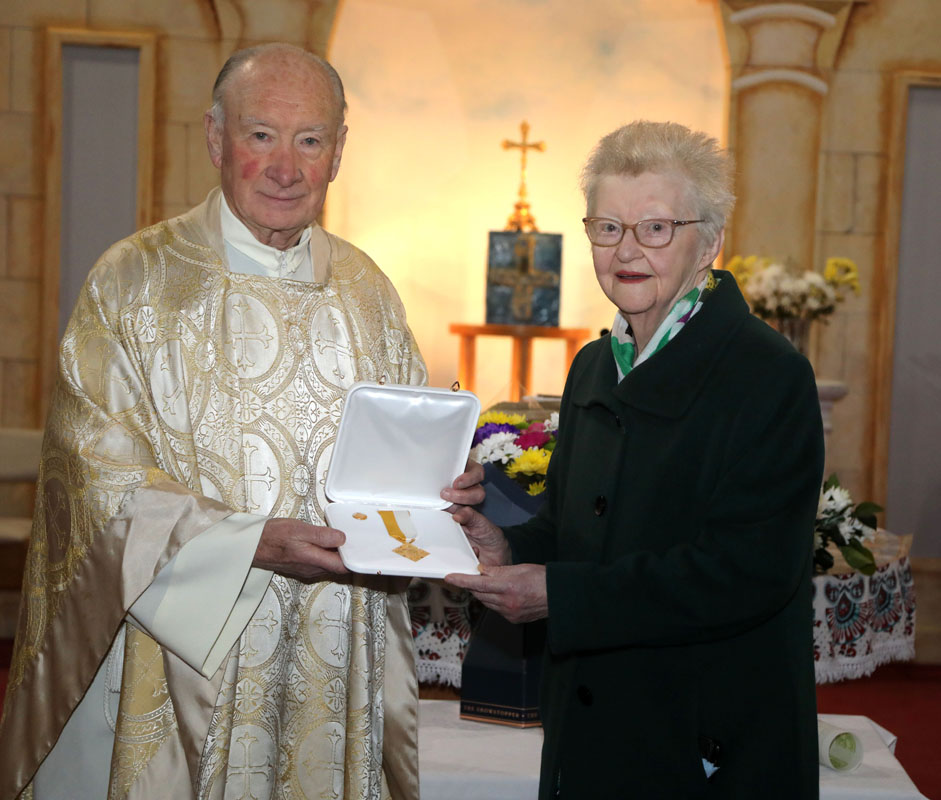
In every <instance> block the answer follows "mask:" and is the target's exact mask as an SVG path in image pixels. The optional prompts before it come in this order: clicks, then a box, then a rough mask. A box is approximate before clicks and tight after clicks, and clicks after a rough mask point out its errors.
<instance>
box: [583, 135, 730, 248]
mask: <svg viewBox="0 0 941 800" xmlns="http://www.w3.org/2000/svg"><path fill="white" fill-rule="evenodd" d="M644 172H654V173H659V172H674V173H678V174H679V175H681V176H682V177H684V178H686V181H687V183H688V185H689V193H690V195H689V199H690V201H691V202H692V204H693V213H695V214H696V216H697V217H698V218H701V219H703V220H705V222H704V223H703V225H702V226H701V228H700V230H701V233H702V236H703V238H704V239H706V240H709V241H711V240H713V239H715V237H716V236H718V234H719V231H720V230H722V228H723V227H724V226H725V221H726V218H727V217H728V215H729V213H731V211H732V206H733V205H734V204H735V195H734V194H733V193H732V159H731V156H729V154H728V153H727V152H726V151H725V150H723V149H722V148H721V147H720V146H719V143H718V142H717V141H716V140H715V139H713V138H712V137H711V136H709V135H707V134H705V133H701V132H699V131H692V130H690V129H689V128H687V127H685V126H683V125H680V124H678V123H676V122H650V121H647V120H637V121H635V122H632V123H630V124H629V125H624V126H623V127H620V128H618V129H617V130H615V131H612V132H611V133H609V134H608V135H607V136H605V137H604V138H603V139H602V140H601V141H600V142H598V144H597V145H595V148H594V150H592V152H591V155H590V156H589V157H588V161H587V162H586V163H585V166H584V168H583V169H582V174H581V186H582V192H584V194H585V203H586V205H587V208H588V213H589V214H591V213H592V211H593V206H594V201H595V192H596V190H597V187H598V180H599V179H600V178H602V177H604V176H606V175H631V176H636V175H640V174H642V173H644ZM635 221H636V220H635Z"/></svg>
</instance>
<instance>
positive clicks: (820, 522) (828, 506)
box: [814, 475, 882, 575]
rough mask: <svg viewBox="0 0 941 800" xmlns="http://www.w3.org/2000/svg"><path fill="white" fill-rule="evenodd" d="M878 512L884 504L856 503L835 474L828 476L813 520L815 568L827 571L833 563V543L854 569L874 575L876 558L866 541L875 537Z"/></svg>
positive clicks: (818, 570)
mask: <svg viewBox="0 0 941 800" xmlns="http://www.w3.org/2000/svg"><path fill="white" fill-rule="evenodd" d="M879 511H882V506H879V505H876V504H875V503H870V502H863V503H859V504H858V505H855V506H854V505H853V498H852V497H850V493H849V492H848V491H847V490H846V489H844V488H843V487H842V486H840V481H839V480H838V479H837V477H836V475H831V476H830V477H829V478H827V480H826V482H825V483H824V484H823V488H822V489H821V491H820V502H819V504H818V506H817V520H816V522H815V523H814V571H815V572H818V573H822V572H826V571H827V570H829V569H830V568H831V567H832V566H833V555H832V554H831V553H830V552H828V551H827V545H828V544H830V543H833V544H835V545H836V546H837V547H838V548H839V549H840V552H841V553H842V554H843V558H845V559H846V563H847V564H849V565H850V566H851V567H852V568H853V569H855V570H857V571H858V572H861V573H863V575H872V574H873V573H874V572H875V571H876V560H875V558H874V557H873V554H872V551H871V550H869V548H867V547H866V546H865V545H864V544H863V542H865V541H870V540H872V539H873V538H874V537H875V535H876V513H877V512H879Z"/></svg>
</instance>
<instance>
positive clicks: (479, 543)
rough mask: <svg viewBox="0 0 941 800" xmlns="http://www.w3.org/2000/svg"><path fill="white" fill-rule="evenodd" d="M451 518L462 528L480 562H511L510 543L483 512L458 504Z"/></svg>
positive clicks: (496, 563)
mask: <svg viewBox="0 0 941 800" xmlns="http://www.w3.org/2000/svg"><path fill="white" fill-rule="evenodd" d="M451 518H452V519H453V520H454V521H455V522H457V523H458V524H459V525H460V526H461V528H462V529H463V530H464V535H465V536H466V537H467V541H468V542H470V545H471V547H473V548H474V552H475V553H476V554H477V558H478V559H479V560H480V563H481V564H488V565H495V566H502V565H503V564H509V563H511V562H512V560H513V559H512V557H511V555H510V543H509V542H508V541H507V540H506V537H505V536H504V535H503V531H502V530H500V528H498V527H497V526H496V525H494V524H493V523H492V522H491V521H490V520H489V519H487V518H486V517H485V516H484V515H483V514H481V513H479V512H477V511H474V509H472V508H469V507H468V506H460V507H458V509H457V510H456V511H455V512H454V513H453V514H451Z"/></svg>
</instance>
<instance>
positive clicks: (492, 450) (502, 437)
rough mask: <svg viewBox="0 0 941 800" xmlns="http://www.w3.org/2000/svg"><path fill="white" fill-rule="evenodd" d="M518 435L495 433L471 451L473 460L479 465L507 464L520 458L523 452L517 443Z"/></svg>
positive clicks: (502, 432)
mask: <svg viewBox="0 0 941 800" xmlns="http://www.w3.org/2000/svg"><path fill="white" fill-rule="evenodd" d="M517 436H518V434H515V433H508V432H506V431H499V432H497V433H493V434H491V435H490V436H488V437H487V438H486V439H484V440H483V441H482V442H481V443H480V444H478V445H477V446H476V447H475V448H474V449H473V450H471V458H472V459H474V461H476V462H478V463H479V464H490V463H493V464H495V463H497V462H498V461H499V462H500V463H502V464H506V463H507V461H509V460H510V459H511V458H516V457H517V456H519V455H520V454H521V453H522V452H523V450H522V448H521V447H519V446H518V445H517V444H516V443H515V441H516V437H517Z"/></svg>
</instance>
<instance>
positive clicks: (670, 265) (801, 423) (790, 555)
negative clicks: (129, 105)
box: [448, 122, 823, 800]
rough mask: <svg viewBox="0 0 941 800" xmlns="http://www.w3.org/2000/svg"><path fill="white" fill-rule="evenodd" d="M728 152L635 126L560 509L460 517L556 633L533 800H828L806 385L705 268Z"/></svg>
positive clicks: (598, 194) (498, 590) (603, 176)
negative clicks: (509, 521) (819, 712)
mask: <svg viewBox="0 0 941 800" xmlns="http://www.w3.org/2000/svg"><path fill="white" fill-rule="evenodd" d="M729 185H730V166H729V162H728V160H727V159H726V157H725V156H724V154H723V153H722V151H721V150H720V149H719V148H718V145H717V143H716V142H715V140H713V139H711V138H709V137H707V136H706V135H704V134H701V133H695V132H692V131H690V130H688V129H687V128H684V127H683V126H681V125H676V124H672V123H653V122H635V123H633V124H631V125H627V126H626V127H623V128H620V129H618V130H616V131H614V132H613V133H611V134H609V135H608V136H606V137H604V139H602V140H601V142H599V144H598V145H597V147H596V149H595V150H594V152H593V153H592V155H591V157H590V158H589V160H588V163H587V165H586V167H585V170H584V176H583V190H584V192H585V198H586V201H587V209H588V216H587V217H585V220H584V222H585V230H586V232H587V234H588V239H589V241H590V242H591V250H592V258H593V261H594V266H595V274H596V276H597V278H598V283H599V284H600V285H601V289H602V291H603V292H604V293H605V295H607V297H608V299H610V300H611V302H612V303H614V305H615V306H616V307H617V313H616V314H615V317H614V324H613V326H612V329H611V333H610V335H607V336H603V337H602V338H600V339H598V340H597V341H594V342H592V343H590V344H589V345H587V346H586V347H585V348H584V349H583V350H582V351H581V352H580V353H579V354H578V356H577V357H576V359H575V361H574V363H573V364H572V368H571V370H570V372H569V376H568V381H567V384H566V387H565V393H564V395H563V398H562V410H561V416H560V424H559V440H558V444H557V447H556V450H555V452H554V454H553V457H552V462H551V465H550V469H549V474H548V479H547V498H546V501H545V504H544V506H543V507H542V509H541V511H540V512H539V513H538V514H537V516H535V517H534V518H533V519H532V520H530V521H529V522H527V523H525V524H522V525H519V526H515V527H511V528H506V529H505V530H500V529H499V528H497V527H496V526H494V525H493V524H492V523H490V522H488V521H487V520H486V519H485V518H484V517H482V516H481V515H480V514H477V513H476V512H474V511H473V510H472V509H462V510H461V511H460V512H458V513H456V514H455V515H454V516H455V519H457V520H458V521H459V522H460V523H461V524H462V525H463V526H464V531H465V533H466V535H467V537H468V539H469V540H470V542H471V544H472V545H473V546H474V547H475V548H476V549H477V551H478V553H479V556H480V560H481V564H482V567H481V573H482V575H480V576H460V575H452V576H449V578H448V580H449V581H450V582H451V583H452V584H454V585H456V586H461V587H464V588H467V589H470V590H471V591H473V593H474V594H475V595H476V596H477V597H478V598H479V599H480V600H481V601H482V602H483V603H484V604H485V605H486V606H488V607H489V608H492V609H494V610H496V611H498V612H500V613H501V614H503V615H504V616H506V617H507V618H508V619H510V620H511V621H514V622H520V621H529V620H534V619H539V618H541V617H547V618H548V623H547V624H548V643H547V652H546V655H545V668H544V675H543V685H542V694H541V701H540V705H541V713H542V720H543V726H544V728H545V744H544V747H543V757H542V770H541V780H540V791H539V796H540V798H550V797H561V798H605V800H608V798H611V799H612V800H613V799H614V798H634V797H636V798H642V799H643V800H650V798H670V799H671V800H677V799H682V800H687V799H688V798H698V797H704V798H705V797H717V798H719V797H721V798H748V799H749V800H754V798H759V797H760V798H762V800H769V799H770V798H781V799H782V800H785V799H786V800H803V798H816V797H817V796H818V789H817V784H818V767H817V759H816V746H817V739H816V737H817V732H816V708H815V691H814V671H813V656H812V653H813V644H812V623H811V621H812V618H813V617H812V612H811V555H812V531H813V525H814V517H815V513H816V508H817V499H818V495H819V490H820V479H821V473H822V471H823V432H822V425H821V420H820V408H819V405H818V401H817V392H816V386H815V383H814V375H813V371H812V369H811V367H810V365H809V364H808V362H807V360H806V359H805V358H803V356H801V355H800V354H799V353H798V352H796V351H795V350H794V349H793V348H792V347H791V345H790V344H789V343H788V342H787V341H786V340H785V339H784V338H782V337H781V336H780V335H778V334H777V333H775V332H774V331H773V330H772V329H771V328H769V327H768V326H767V325H766V324H765V323H763V322H761V321H760V320H758V319H757V318H756V317H754V316H752V315H751V314H749V311H748V306H747V305H746V303H745V301H744V299H743V298H742V295H741V293H740V292H739V290H738V287H737V286H736V284H735V280H734V279H733V278H732V276H731V275H730V274H729V273H726V272H721V271H717V270H712V269H710V266H711V264H712V262H713V260H714V259H715V257H716V255H717V254H718V253H719V250H720V249H721V247H722V242H723V228H724V224H725V219H726V215H727V214H728V213H729V210H730V208H731V206H732V203H733V197H732V195H731V192H730V190H729Z"/></svg>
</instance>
